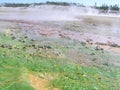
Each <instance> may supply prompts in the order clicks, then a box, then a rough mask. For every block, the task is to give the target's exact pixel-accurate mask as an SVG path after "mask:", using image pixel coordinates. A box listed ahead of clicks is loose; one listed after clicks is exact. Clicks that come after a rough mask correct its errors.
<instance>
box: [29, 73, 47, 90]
mask: <svg viewBox="0 0 120 90" xmlns="http://www.w3.org/2000/svg"><path fill="white" fill-rule="evenodd" d="M29 78H30V81H31V84H32V86H33V87H34V88H36V89H37V90H49V88H48V87H47V85H48V83H49V81H48V80H45V79H42V78H38V77H36V76H34V75H32V74H30V75H29Z"/></svg>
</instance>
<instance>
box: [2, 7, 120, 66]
mask: <svg viewBox="0 0 120 90" xmlns="http://www.w3.org/2000/svg"><path fill="white" fill-rule="evenodd" d="M59 9H60V10H59ZM61 9H62V10H64V12H62V10H61ZM66 9H68V7H65V8H63V7H62V8H61V7H59V8H56V9H55V11H54V13H53V14H54V15H52V17H51V14H52V11H51V9H48V8H45V10H48V11H49V14H50V15H49V14H48V12H47V11H46V12H44V13H43V10H42V9H40V10H42V13H40V11H39V13H36V12H35V11H37V10H38V9H29V8H28V9H25V8H14V9H13V8H9V9H8V10H7V9H6V8H1V9H0V10H1V12H0V14H1V17H0V22H1V24H0V30H1V31H2V32H6V31H7V32H8V31H9V32H12V35H13V36H14V37H19V38H21V36H24V35H26V36H27V37H29V38H30V39H31V40H32V42H29V43H32V44H33V43H34V44H37V45H39V44H41V43H44V44H46V45H48V46H50V47H49V48H51V47H53V48H54V50H53V49H52V50H49V49H48V50H42V52H43V53H44V54H43V56H44V55H45V56H47V57H56V56H61V57H66V58H68V59H70V60H72V61H73V62H75V63H79V64H81V65H95V66H96V65H97V66H100V65H102V64H103V62H104V63H108V62H109V63H110V64H111V65H112V64H114V65H117V66H119V65H120V61H119V57H120V54H119V53H120V39H119V38H120V26H119V24H120V20H119V19H120V18H119V17H109V16H99V15H87V14H86V13H84V14H83V13H82V14H81V13H76V14H72V13H73V12H75V10H76V9H75V8H72V10H73V11H72V12H70V11H69V13H68V14H65V15H66V16H64V15H62V13H65V12H66ZM11 11H14V12H11ZM58 12H59V13H58ZM61 12H62V13H61ZM59 14H60V16H61V18H59ZM71 14H72V15H71ZM36 15H37V16H36ZM44 15H45V17H43V16H44ZM56 18H57V19H56ZM32 20H33V21H32ZM74 42H77V43H80V45H83V46H84V47H85V48H84V49H83V47H82V49H80V48H81V47H79V48H76V47H78V46H79V45H78V46H76V45H74V44H75V43H74ZM77 43H76V44H77ZM52 45H53V46H52ZM57 46H58V47H59V50H56V47H57ZM61 48H62V49H65V50H61ZM66 48H67V50H66ZM88 48H93V49H94V50H98V51H97V52H100V53H98V54H96V53H92V51H91V52H90V50H89V49H88ZM79 49H80V50H79ZM86 49H88V51H84V50H86ZM63 51H64V52H63ZM104 52H109V53H114V55H115V56H114V57H118V58H116V59H115V58H114V57H113V58H112V59H109V56H107V55H106V56H105V57H107V58H105V59H103V58H104V57H103V56H104ZM59 54H60V55H59ZM99 54H100V55H99ZM104 60H105V61H104Z"/></svg>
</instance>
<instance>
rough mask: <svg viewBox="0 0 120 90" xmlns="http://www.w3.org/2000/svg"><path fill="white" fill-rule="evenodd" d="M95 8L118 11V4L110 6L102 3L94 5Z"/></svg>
mask: <svg viewBox="0 0 120 90" xmlns="http://www.w3.org/2000/svg"><path fill="white" fill-rule="evenodd" d="M95 8H97V9H100V10H111V11H119V5H117V4H115V5H110V6H108V5H106V4H103V5H102V6H95Z"/></svg>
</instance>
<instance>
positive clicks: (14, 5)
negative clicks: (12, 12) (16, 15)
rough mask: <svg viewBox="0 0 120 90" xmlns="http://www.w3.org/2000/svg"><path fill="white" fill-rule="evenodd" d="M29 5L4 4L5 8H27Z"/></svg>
mask: <svg viewBox="0 0 120 90" xmlns="http://www.w3.org/2000/svg"><path fill="white" fill-rule="evenodd" d="M29 5H30V4H28V3H27V4H24V3H4V6H5V7H28V6H29Z"/></svg>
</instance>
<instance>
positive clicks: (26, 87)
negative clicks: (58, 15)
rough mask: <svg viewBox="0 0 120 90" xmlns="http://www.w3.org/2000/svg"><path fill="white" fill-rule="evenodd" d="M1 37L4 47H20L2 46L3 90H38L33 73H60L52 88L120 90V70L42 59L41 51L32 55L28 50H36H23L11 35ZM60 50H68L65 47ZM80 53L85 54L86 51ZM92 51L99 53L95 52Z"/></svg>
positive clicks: (0, 89) (0, 79)
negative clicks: (32, 81)
mask: <svg viewBox="0 0 120 90" xmlns="http://www.w3.org/2000/svg"><path fill="white" fill-rule="evenodd" d="M0 38H1V39H0V43H2V44H4V43H6V44H12V45H16V46H17V47H19V49H16V48H13V49H9V48H2V47H0V90H35V89H34V88H33V87H32V86H31V84H30V80H29V78H28V75H29V73H30V72H35V73H38V74H39V73H54V74H58V76H57V77H56V78H54V80H52V81H51V84H50V87H56V88H59V89H61V90H119V88H120V69H119V67H109V66H103V67H93V66H80V65H79V64H74V63H72V62H69V60H68V59H66V58H47V57H42V56H39V54H38V52H36V53H37V54H36V55H33V56H31V55H30V54H29V53H28V52H27V51H28V50H29V49H31V48H32V47H29V48H27V49H26V50H23V49H22V47H23V46H24V45H25V44H24V43H22V42H19V41H17V40H12V39H11V37H10V36H8V37H5V36H4V35H3V34H2V33H1V34H0ZM78 46H79V45H76V46H75V47H76V48H74V49H78V50H79V49H80V48H79V47H78ZM80 47H82V46H80ZM56 48H57V49H61V50H62V51H66V50H67V49H65V48H62V47H60V48H59V47H56ZM71 48H73V47H72V46H71ZM80 50H81V51H84V50H85V48H82V49H80ZM89 51H90V52H91V51H93V52H95V51H94V50H93V49H89ZM86 52H88V51H86ZM88 53H89V52H88ZM96 53H98V54H99V53H100V52H96ZM98 54H97V55H98ZM101 56H102V54H101Z"/></svg>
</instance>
